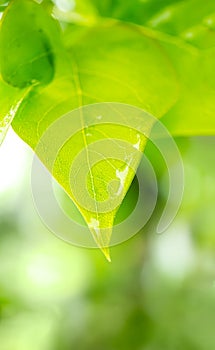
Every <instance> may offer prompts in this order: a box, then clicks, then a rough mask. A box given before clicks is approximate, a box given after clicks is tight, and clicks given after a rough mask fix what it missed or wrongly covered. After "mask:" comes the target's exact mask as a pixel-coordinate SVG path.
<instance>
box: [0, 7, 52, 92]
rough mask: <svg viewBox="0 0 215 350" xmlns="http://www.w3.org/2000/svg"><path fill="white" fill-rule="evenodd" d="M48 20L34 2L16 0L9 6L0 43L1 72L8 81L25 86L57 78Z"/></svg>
mask: <svg viewBox="0 0 215 350" xmlns="http://www.w3.org/2000/svg"><path fill="white" fill-rule="evenodd" d="M47 19H49V17H48V16H47V15H46V13H45V12H44V11H43V9H42V8H41V6H40V5H38V4H36V3H35V2H34V1H28V0H14V1H12V2H11V4H10V5H9V7H8V9H7V10H6V12H5V14H4V16H3V20H2V26H1V42H0V52H1V55H0V63H1V73H2V77H3V79H4V80H5V81H6V82H7V83H8V84H10V85H13V86H16V87H19V88H24V87H26V86H29V85H32V84H35V83H41V84H47V83H49V82H50V81H51V80H52V79H53V76H54V70H55V68H54V53H53V49H52V45H51V42H50V40H49V38H48V36H47V34H46V32H45V30H44V21H45V20H46V21H47ZM47 25H48V24H46V26H47Z"/></svg>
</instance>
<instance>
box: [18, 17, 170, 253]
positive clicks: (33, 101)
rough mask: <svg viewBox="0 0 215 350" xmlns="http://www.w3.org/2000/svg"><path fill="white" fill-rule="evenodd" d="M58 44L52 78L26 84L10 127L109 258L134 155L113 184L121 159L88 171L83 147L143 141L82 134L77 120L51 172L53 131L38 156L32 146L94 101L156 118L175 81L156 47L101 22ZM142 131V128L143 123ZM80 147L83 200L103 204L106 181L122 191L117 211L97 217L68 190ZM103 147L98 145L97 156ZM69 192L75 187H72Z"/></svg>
mask: <svg viewBox="0 0 215 350" xmlns="http://www.w3.org/2000/svg"><path fill="white" fill-rule="evenodd" d="M64 42H65V46H66V48H67V56H66V55H64V56H63V57H60V58H58V57H57V55H56V60H57V62H59V65H58V64H57V68H56V73H55V79H53V80H52V81H51V82H50V84H49V85H47V86H34V88H33V89H32V90H31V91H30V92H29V94H28V96H27V98H26V99H25V101H24V102H23V104H22V106H21V108H19V109H18V110H17V112H16V115H15V118H14V121H13V128H14V130H15V131H16V132H17V134H18V135H20V137H21V138H22V139H23V140H24V141H25V142H27V143H28V144H29V145H30V146H31V147H32V148H33V149H34V150H36V152H37V154H38V155H39V157H40V158H41V159H42V161H43V162H44V164H45V165H46V166H47V168H48V169H49V170H50V171H51V172H52V173H53V175H54V177H55V178H56V179H57V181H58V182H59V183H60V184H61V186H62V187H63V188H64V189H65V191H66V192H67V193H68V195H69V196H70V197H71V198H72V199H73V201H74V202H75V203H76V205H77V206H78V208H79V210H80V211H81V213H82V215H83V216H84V218H85V220H86V222H87V223H88V225H89V228H90V230H91V233H92V234H93V237H94V239H95V241H96V243H97V245H98V246H99V247H100V248H101V249H102V250H103V252H104V254H105V255H106V257H107V258H108V259H109V252H108V245H109V241H110V236H111V230H112V224H113V220H114V217H115V214H116V211H117V209H118V207H119V205H120V203H121V202H122V200H123V198H124V196H125V194H126V192H127V190H128V189H129V187H130V184H131V182H132V179H133V177H134V175H135V169H136V168H137V166H138V164H139V159H140V157H139V154H136V153H134V154H133V155H131V154H130V153H131V151H130V153H129V150H128V152H127V153H128V154H127V155H128V156H129V154H130V156H131V165H132V167H133V169H134V170H131V169H126V173H124V177H123V183H122V182H120V181H119V173H120V172H123V171H124V170H125V162H124V159H122V160H121V161H120V160H110V161H108V160H105V159H104V160H103V161H101V162H100V164H99V165H98V166H96V167H93V168H92V171H91V170H90V167H91V164H92V162H91V158H90V155H89V152H88V151H87V148H88V147H89V145H90V144H91V143H92V142H95V141H99V140H100V139H101V137H102V138H104V139H105V140H106V142H109V147H110V148H111V147H112V148H113V141H112V140H109V139H113V137H115V138H116V139H121V140H124V141H126V142H127V143H128V144H130V145H134V144H136V143H137V141H138V137H140V142H139V141H138V142H139V145H140V149H141V150H142V151H143V149H144V146H145V143H146V138H145V137H144V136H142V135H140V136H139V133H138V132H137V131H135V130H130V129H129V128H127V129H126V130H125V127H124V126H121V127H120V126H117V125H110V126H109V127H107V125H105V126H104V125H99V126H96V127H92V128H88V129H87V123H88V117H87V116H84V117H82V118H81V116H79V117H77V121H80V120H81V119H82V121H81V122H82V127H83V129H82V130H81V132H78V133H77V134H76V135H74V136H72V137H71V139H70V140H69V142H67V144H66V145H65V146H64V147H62V149H61V150H60V152H59V154H58V156H57V158H56V161H55V164H54V167H53V168H52V164H50V163H49V156H50V155H52V152H53V146H54V144H55V140H56V139H57V138H58V134H59V131H57V132H56V133H54V134H52V135H50V138H51V139H50V140H49V142H48V143H47V144H46V146H47V147H48V149H47V147H45V149H46V151H45V152H44V147H43V148H42V147H39V148H36V147H37V144H38V142H39V140H40V138H41V136H42V135H43V134H44V132H45V131H46V130H47V129H48V128H49V127H50V125H51V124H52V123H53V122H54V121H56V120H58V118H59V117H61V116H63V115H64V114H65V113H67V112H69V111H71V110H74V109H75V108H77V107H80V106H83V105H88V104H92V103H95V102H109V101H111V102H114V101H115V102H121V103H126V104H132V105H134V106H139V107H141V108H143V109H145V110H147V111H149V112H151V113H153V114H155V115H156V116H159V117H161V116H162V115H163V114H164V113H166V111H167V110H168V109H169V108H171V106H172V105H173V104H174V103H175V101H176V99H177V83H176V79H175V74H174V70H173V69H172V67H171V64H170V63H169V61H168V58H167V57H166V56H165V54H163V51H162V49H161V48H160V46H159V45H158V44H157V43H156V42H155V41H154V40H152V39H151V38H149V37H147V36H143V35H142V34H141V33H140V32H139V31H138V30H136V29H135V28H133V27H129V26H128V25H123V24H117V23H108V24H105V25H100V26H97V27H94V28H89V29H87V28H86V29H82V28H80V30H79V28H77V27H74V26H71V27H68V29H67V31H66V33H65V38H64ZM128 118H129V116H128ZM79 119H80V120H79ZM128 122H129V120H128ZM130 124H131V125H133V120H130ZM143 127H144V128H145V121H144V120H143ZM150 128H151V125H148V127H147V132H149V130H150ZM116 144H117V147H116V150H115V152H116V153H117V154H118V155H119V157H120V154H121V153H120V143H119V142H116ZM84 148H85V149H86V152H84V154H83V158H82V159H81V161H80V162H81V164H83V165H86V164H87V165H88V168H89V169H88V170H89V176H88V180H87V186H88V191H89V193H90V195H91V197H92V198H93V199H95V200H96V201H104V200H105V199H106V198H107V196H108V192H107V183H112V182H113V183H114V180H115V191H116V190H117V189H119V186H122V191H121V192H120V194H119V195H118V198H117V200H118V201H119V205H118V206H117V207H116V208H115V209H114V210H112V209H111V210H110V211H106V212H105V213H101V212H100V211H98V210H97V208H96V207H94V208H93V207H92V208H91V209H90V210H86V209H85V208H84V207H83V206H82V205H80V203H79V200H78V199H77V198H76V197H75V196H74V193H72V191H71V188H70V181H69V174H70V168H71V165H72V164H73V162H74V158H75V156H76V155H77V153H78V152H79V151H80V150H82V149H84ZM106 148H107V146H106V147H105V149H106ZM105 149H104V150H103V149H102V147H101V150H100V151H101V153H102V152H103V151H105ZM78 181H79V180H78ZM77 186H80V188H82V187H81V185H80V184H79V182H78V183H77ZM116 186H118V187H117V188H116ZM113 190H114V189H113ZM105 227H106V228H107V229H106V230H104V228H105Z"/></svg>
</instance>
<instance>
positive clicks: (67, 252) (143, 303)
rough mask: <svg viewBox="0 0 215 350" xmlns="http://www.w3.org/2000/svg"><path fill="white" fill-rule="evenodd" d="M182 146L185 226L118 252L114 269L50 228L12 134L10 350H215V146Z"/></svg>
mask: <svg viewBox="0 0 215 350" xmlns="http://www.w3.org/2000/svg"><path fill="white" fill-rule="evenodd" d="M176 142H177V144H178V146H179V149H180V151H181V153H182V157H183V163H184V168H185V194H184V198H183V203H182V206H181V208H180V211H179V214H178V216H177V218H176V219H175V221H174V222H173V224H172V225H171V226H170V227H169V229H168V230H167V231H166V232H165V233H164V234H162V235H157V234H155V233H154V232H153V230H152V229H151V227H152V226H153V225H152V223H153V218H152V220H151V221H150V222H149V224H148V225H147V226H146V227H145V229H144V230H143V231H141V232H140V233H139V234H137V235H136V236H135V237H133V238H132V239H130V240H129V241H127V242H126V243H124V244H121V245H120V246H117V247H114V248H112V263H108V262H107V261H106V260H105V259H104V257H103V255H102V254H101V252H100V251H99V250H96V249H95V250H93V249H92V250H90V249H84V248H77V247H73V246H70V245H68V244H66V243H64V242H63V241H60V240H59V239H57V238H56V237H55V236H54V235H52V234H51V233H50V232H49V231H48V230H47V229H46V228H45V227H44V226H43V224H42V223H41V221H40V219H39V217H38V215H37V213H36V210H35V208H34V205H33V200H32V197H31V186H30V169H31V159H32V156H33V153H32V152H31V151H30V149H28V147H27V146H26V145H25V144H24V143H23V142H22V141H21V140H20V139H19V138H18V137H17V136H16V135H15V134H14V133H13V132H12V131H10V132H9V133H8V135H7V137H6V140H5V142H4V144H3V146H2V147H1V148H0V162H1V173H0V198H1V201H0V207H1V208H0V262H1V263H0V305H1V307H0V349H1V350H29V349H31V350H43V349H44V350H49V349H50V350H55V349H56V350H58V349H59V350H70V349H80V350H82V349H83V350H85V349H86V350H91V349H99V350H100V349H102V350H103V349H104V350H105V349H107V350H118V349H126V350H127V349H128V350H131V349H135V350H142V349H144V350H161V349H162V350H163V349H165V350H168V349H169V350H176V349H183V350H184V349H185V350H194V349H196V350H198V349H201V350H203V349H205V350H210V349H211V350H213V349H214V348H215V334H214V324H215V258H214V253H215V232H214V227H215V225H214V223H215V222H214V209H215V208H214V207H215V205H214V198H215V184H214V178H215V164H214V146H215V137H192V138H178V139H176ZM8 159H10V161H8ZM152 162H153V159H152ZM164 176H165V172H164V173H163V172H162V170H160V176H159V187H160V196H159V201H160V203H162V200H163V198H162V186H163V183H164V181H163V178H164Z"/></svg>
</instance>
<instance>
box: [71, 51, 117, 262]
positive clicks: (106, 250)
mask: <svg viewBox="0 0 215 350" xmlns="http://www.w3.org/2000/svg"><path fill="white" fill-rule="evenodd" d="M72 57H73V74H74V82H75V85H76V89H77V95H78V102H79V106H80V107H82V106H83V105H84V103H83V90H82V86H81V80H80V76H79V69H78V64H77V60H76V57H75V53H74V51H73V52H72ZM80 118H81V126H82V129H81V133H82V135H83V141H84V147H85V152H86V159H87V165H88V168H89V174H90V180H91V185H92V191H93V197H94V204H95V213H96V220H97V222H98V223H100V221H101V218H99V215H98V205H97V199H96V190H95V184H94V179H93V174H92V170H91V165H90V155H89V152H88V144H87V138H86V130H85V123H84V117H83V112H82V108H81V109H80ZM79 209H80V208H79ZM82 214H83V211H82ZM104 215H105V214H104ZM100 217H101V215H100ZM85 220H86V217H85ZM112 222H113V220H112ZM87 224H89V222H87ZM88 226H89V225H88ZM89 229H90V231H91V233H92V235H93V237H94V239H95V241H96V243H97V244H98V246H99V247H100V249H101V251H102V252H103V253H104V255H105V257H106V259H107V260H108V261H111V259H110V252H109V248H108V247H106V246H105V244H104V241H103V236H102V230H101V229H99V237H98V234H96V233H95V231H94V229H93V228H91V226H89ZM111 231H112V229H111V228H110V235H111Z"/></svg>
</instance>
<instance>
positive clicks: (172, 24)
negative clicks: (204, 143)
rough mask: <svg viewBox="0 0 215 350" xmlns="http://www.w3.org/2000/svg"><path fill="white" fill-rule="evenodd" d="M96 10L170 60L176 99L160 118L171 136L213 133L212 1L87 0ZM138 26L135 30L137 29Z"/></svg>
mask: <svg viewBox="0 0 215 350" xmlns="http://www.w3.org/2000/svg"><path fill="white" fill-rule="evenodd" d="M91 3H92V4H93V5H94V6H95V8H96V10H97V13H98V14H99V15H100V16H103V17H112V18H117V19H120V20H122V21H125V22H132V23H134V24H137V25H139V26H138V27H136V28H139V30H140V31H141V32H142V33H143V35H144V36H145V35H146V36H149V37H151V38H154V39H155V40H156V41H157V42H158V43H159V44H160V45H161V46H162V48H163V50H164V52H165V53H166V55H167V56H168V58H169V60H170V63H171V64H173V66H174V68H175V71H176V74H177V77H178V82H179V86H180V98H179V99H178V101H177V103H176V104H175V105H174V106H173V108H172V109H171V110H170V111H168V112H167V113H166V115H165V116H164V117H163V118H162V122H163V123H164V124H165V125H166V126H167V127H168V129H169V130H170V132H171V133H172V134H173V135H176V136H178V135H213V134H214V133H215V118H214V115H215V104H214V99H215V60H214V55H215V1H214V0H207V1H206V2H205V3H203V2H202V1H201V0H187V1H182V0H165V1H157V0H148V1H139V0H133V1H130V0H118V1H112V0H107V1H100V0H91ZM137 30H138V29H137Z"/></svg>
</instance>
